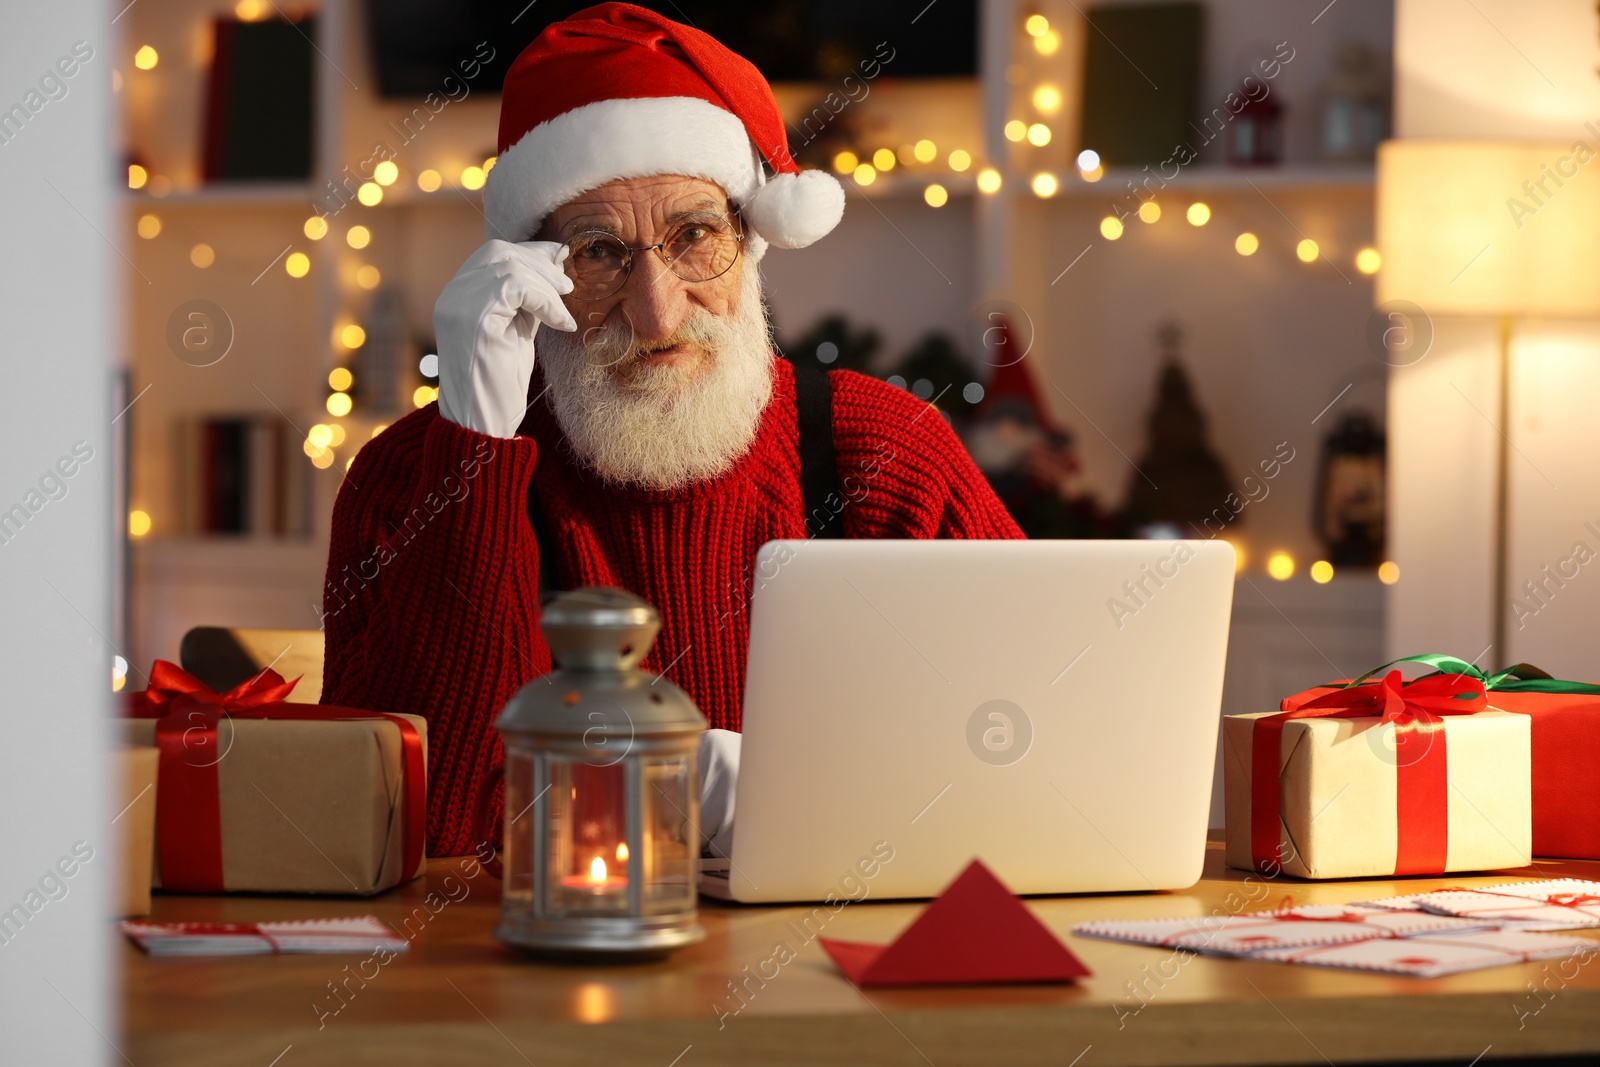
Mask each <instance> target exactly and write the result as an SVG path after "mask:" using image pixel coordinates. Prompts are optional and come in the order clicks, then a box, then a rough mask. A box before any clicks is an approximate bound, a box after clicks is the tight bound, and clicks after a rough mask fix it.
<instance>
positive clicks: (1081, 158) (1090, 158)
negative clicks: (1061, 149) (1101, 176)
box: [1075, 148, 1100, 170]
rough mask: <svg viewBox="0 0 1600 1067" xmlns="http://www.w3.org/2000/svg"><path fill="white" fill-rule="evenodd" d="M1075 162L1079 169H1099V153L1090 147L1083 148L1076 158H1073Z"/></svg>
mask: <svg viewBox="0 0 1600 1067" xmlns="http://www.w3.org/2000/svg"><path fill="white" fill-rule="evenodd" d="M1075 162H1076V163H1077V164H1078V169H1079V170H1099V169H1100V153H1099V152H1096V151H1095V150H1094V149H1092V148H1085V149H1084V150H1083V151H1082V152H1079V153H1078V158H1077V159H1076V160H1075Z"/></svg>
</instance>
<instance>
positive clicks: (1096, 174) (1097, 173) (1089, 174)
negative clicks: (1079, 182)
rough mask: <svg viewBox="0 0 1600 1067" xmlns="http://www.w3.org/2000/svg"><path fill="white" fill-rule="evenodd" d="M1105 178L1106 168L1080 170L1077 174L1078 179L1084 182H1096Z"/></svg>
mask: <svg viewBox="0 0 1600 1067" xmlns="http://www.w3.org/2000/svg"><path fill="white" fill-rule="evenodd" d="M1105 176H1106V168H1104V167H1096V168H1094V169H1093V170H1081V171H1079V172H1078V177H1080V178H1082V179H1083V180H1084V181H1086V182H1097V181H1099V180H1100V179H1101V178H1104V177H1105Z"/></svg>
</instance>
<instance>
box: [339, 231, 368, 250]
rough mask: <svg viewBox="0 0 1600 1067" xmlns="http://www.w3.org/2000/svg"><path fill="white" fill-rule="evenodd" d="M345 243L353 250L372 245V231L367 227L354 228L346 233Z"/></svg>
mask: <svg viewBox="0 0 1600 1067" xmlns="http://www.w3.org/2000/svg"><path fill="white" fill-rule="evenodd" d="M344 243H345V244H347V245H349V246H350V247H351V248H365V247H367V245H369V244H371V243H372V231H371V230H369V229H367V228H366V227H365V226H352V227H350V228H349V229H348V230H346V231H345V234H344Z"/></svg>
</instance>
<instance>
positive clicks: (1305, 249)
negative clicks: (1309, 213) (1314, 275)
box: [1294, 237, 1322, 263]
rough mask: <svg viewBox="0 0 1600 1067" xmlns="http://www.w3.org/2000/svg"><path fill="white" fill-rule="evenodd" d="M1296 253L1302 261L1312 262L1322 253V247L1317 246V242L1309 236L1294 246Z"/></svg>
mask: <svg viewBox="0 0 1600 1067" xmlns="http://www.w3.org/2000/svg"><path fill="white" fill-rule="evenodd" d="M1294 254H1295V255H1296V256H1297V257H1299V259H1300V262H1302V263H1311V262H1314V261H1315V260H1316V258H1317V257H1318V256H1319V255H1321V254H1322V249H1320V248H1318V247H1317V242H1315V241H1313V240H1312V239H1311V238H1309V237H1307V238H1306V239H1305V240H1303V241H1301V242H1300V243H1299V244H1297V245H1295V246H1294Z"/></svg>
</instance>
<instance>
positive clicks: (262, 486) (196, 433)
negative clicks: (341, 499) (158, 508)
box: [176, 415, 311, 537]
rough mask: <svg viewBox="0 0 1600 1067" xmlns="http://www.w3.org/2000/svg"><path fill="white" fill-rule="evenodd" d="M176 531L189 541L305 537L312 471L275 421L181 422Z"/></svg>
mask: <svg viewBox="0 0 1600 1067" xmlns="http://www.w3.org/2000/svg"><path fill="white" fill-rule="evenodd" d="M176 432H177V437H178V440H177V453H176V454H177V464H176V473H177V480H178V484H177V499H178V502H179V509H178V511H179V514H178V525H179V530H180V532H181V533H183V534H185V535H188V536H212V535H219V536H243V537H304V536H306V535H307V534H308V533H309V532H310V514H311V500H310V493H311V483H310V478H309V474H308V471H309V470H310V469H311V465H310V463H309V462H307V460H306V458H305V456H303V455H302V454H301V448H300V445H299V439H298V437H296V436H294V435H292V434H290V433H289V432H288V430H287V429H286V427H285V425H284V422H283V419H282V418H281V417H279V416H277V415H238V416H201V417H199V418H188V419H182V420H180V421H179V422H178V424H177V430H176Z"/></svg>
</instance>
